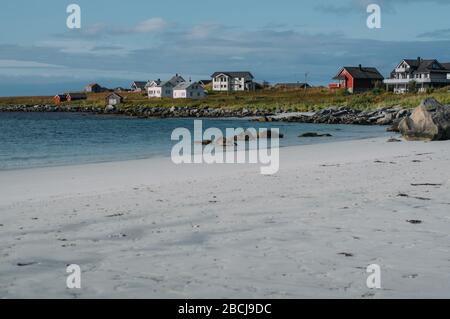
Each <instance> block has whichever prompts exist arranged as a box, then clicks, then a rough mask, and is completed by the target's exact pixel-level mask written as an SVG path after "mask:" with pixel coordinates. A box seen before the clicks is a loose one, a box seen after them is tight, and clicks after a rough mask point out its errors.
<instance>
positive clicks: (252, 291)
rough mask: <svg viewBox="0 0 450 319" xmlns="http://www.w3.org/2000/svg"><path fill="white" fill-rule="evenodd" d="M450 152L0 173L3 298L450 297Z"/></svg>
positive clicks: (428, 147)
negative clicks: (76, 269)
mask: <svg viewBox="0 0 450 319" xmlns="http://www.w3.org/2000/svg"><path fill="white" fill-rule="evenodd" d="M449 146H450V141H445V142H429V143H426V142H401V143H387V142H386V140H385V139H384V138H375V139H368V140H356V141H344V142H336V143H331V144H314V145H307V146H293V147H286V148H283V149H281V150H280V156H281V161H280V171H279V173H278V174H276V175H274V176H262V175H261V174H259V166H258V165H256V166H255V165H217V164H216V165H209V166H204V165H181V166H176V165H174V164H172V163H170V162H168V161H167V160H165V159H150V160H136V161H127V162H121V163H103V164H87V165H80V166H71V167H53V168H36V169H31V170H21V171H7V172H0V187H1V189H2V190H4V191H2V195H1V196H0V215H1V216H2V222H1V226H0V227H1V230H2V231H1V232H0V248H1V249H0V251H1V252H2V253H1V258H2V263H1V264H0V297H3V298H12V297H21V298H32V297H37V296H39V297H44V298H51V297H55V298H120V297H123V296H127V297H128V298H186V297H190V298H207V297H209V298H210V297H214V298H231V297H235V298H236V297H237V298H302V297H304V298H310V297H317V298H405V297H411V298H423V297H435V298H446V297H447V298H448V297H449V295H450V285H449V282H450V274H449V273H448V271H447V269H448V267H449V266H450V261H449V259H448V254H449V252H450V248H449V247H448V242H449V239H450V237H449V233H450V231H449V230H450V220H449V218H448V207H449V205H450V196H449V195H448V191H447V190H448V188H447V187H448V181H449V180H450V175H449V174H450V173H449V171H448V169H447V166H448V162H449V161H450V147H449ZM425 183H430V186H425ZM431 183H433V184H434V185H435V186H431ZM419 184H420V185H422V184H423V185H424V186H414V185H419ZM255 185H258V187H255ZM187 190H189V191H187ZM408 220H415V221H418V222H417V223H415V224H412V223H409V222H408ZM344 253H345V254H346V255H347V256H348V257H346V256H344V255H343V254H344ZM71 263H75V264H79V265H80V266H81V269H82V278H83V279H82V282H83V284H82V287H83V289H82V290H80V291H75V292H73V291H69V290H67V289H66V287H65V276H66V275H65V267H66V265H67V264H71ZM373 263H376V264H379V265H380V266H381V269H382V289H380V290H370V289H368V288H367V287H366V286H365V282H366V278H367V274H366V272H365V267H367V265H369V264H373ZM18 265H25V266H18ZM30 282H33V284H32V285H31V286H30ZM42 291H46V293H45V296H43V295H42Z"/></svg>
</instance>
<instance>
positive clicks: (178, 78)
mask: <svg viewBox="0 0 450 319" xmlns="http://www.w3.org/2000/svg"><path fill="white" fill-rule="evenodd" d="M167 82H170V83H172V84H173V85H177V84H178V83H180V82H186V81H185V79H183V77H182V76H181V75H178V74H177V75H174V76H173V77H172V78H171V79H170V80H169V81H167Z"/></svg>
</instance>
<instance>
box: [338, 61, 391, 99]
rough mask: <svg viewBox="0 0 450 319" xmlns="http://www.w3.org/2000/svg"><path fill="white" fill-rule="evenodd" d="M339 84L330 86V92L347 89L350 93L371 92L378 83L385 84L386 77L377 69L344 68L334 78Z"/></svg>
mask: <svg viewBox="0 0 450 319" xmlns="http://www.w3.org/2000/svg"><path fill="white" fill-rule="evenodd" d="M333 80H338V81H339V83H332V84H330V85H329V88H330V90H336V89H346V90H347V91H348V92H350V93H358V92H364V91H370V90H372V89H374V88H375V87H376V85H377V83H383V80H384V77H383V76H382V75H381V73H380V72H378V70H377V69H376V68H367V67H363V66H362V65H361V64H360V65H359V66H357V67H348V66H346V67H343V68H342V69H341V70H340V71H339V73H338V74H337V75H336V76H335V77H334V78H333Z"/></svg>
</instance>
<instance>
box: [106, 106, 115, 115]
mask: <svg viewBox="0 0 450 319" xmlns="http://www.w3.org/2000/svg"><path fill="white" fill-rule="evenodd" d="M115 111H116V107H115V106H114V105H107V106H106V107H105V110H104V112H105V113H112V112H115Z"/></svg>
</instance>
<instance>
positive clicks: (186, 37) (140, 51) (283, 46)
mask: <svg viewBox="0 0 450 319" xmlns="http://www.w3.org/2000/svg"><path fill="white" fill-rule="evenodd" d="M138 36H140V37H142V38H144V37H145V38H146V37H147V35H146V34H145V35H143V34H140V35H138ZM132 43H134V42H132ZM134 45H135V44H134ZM449 47H450V41H438V40H430V41H423V40H416V41H401V40H399V41H375V40H369V39H356V38H349V37H347V36H345V35H344V34H342V33H336V32H328V33H308V32H304V31H301V30H296V29H291V30H289V29H275V30H270V29H266V28H261V29H253V30H249V29H245V28H234V27H226V26H223V27H222V26H220V27H218V26H217V25H215V24H200V25H197V26H192V27H190V28H189V27H185V26H180V27H176V28H167V29H166V30H164V31H161V35H160V36H159V38H158V41H151V43H150V44H148V41H142V44H140V45H139V46H137V47H131V46H130V45H127V44H125V42H123V43H122V42H121V44H120V45H117V44H115V43H112V41H109V40H108V39H100V40H98V39H91V38H88V39H56V40H53V41H47V42H45V41H44V42H41V43H40V44H39V45H29V46H24V45H5V44H3V45H2V44H0V61H3V62H1V63H0V65H3V66H6V67H8V66H10V67H9V68H6V67H5V68H0V74H1V75H2V76H10V77H12V78H13V79H15V80H14V81H17V82H19V81H22V82H23V81H24V80H26V81H30V80H31V79H37V78H46V79H48V80H49V81H50V80H51V79H52V77H54V78H56V79H62V78H67V79H77V80H79V81H82V80H86V82H88V81H89V82H91V81H97V80H98V81H99V80H100V79H105V82H106V83H107V81H106V80H108V79H125V80H127V81H129V80H149V79H153V78H166V77H168V76H169V75H170V74H172V73H173V74H174V73H181V74H183V75H185V76H187V77H189V76H192V78H193V79H200V78H204V77H208V76H209V75H210V74H211V73H212V72H214V71H216V70H219V69H224V70H226V69H228V70H239V69H243V70H250V71H252V72H253V73H254V74H255V75H256V77H257V79H259V80H268V81H297V80H302V77H303V74H304V73H305V72H310V77H309V78H310V80H311V81H312V83H313V84H325V83H327V82H328V81H331V77H332V76H333V75H334V73H335V72H337V70H338V69H339V67H341V66H342V65H358V64H363V65H367V66H375V67H377V68H379V69H380V71H381V72H382V73H383V74H386V75H387V74H388V73H389V72H390V71H391V70H392V68H394V67H395V65H396V64H397V63H398V62H399V61H400V60H401V59H403V58H408V57H412V58H415V57H417V56H423V57H427V58H437V59H439V60H442V61H443V62H446V61H450V52H448V48H449ZM14 61H15V62H14ZM17 61H21V62H20V63H19V62H17ZM24 61H28V64H27V63H25V62H24ZM53 65H57V66H62V67H61V68H55V67H52V66H53ZM36 67H39V69H36Z"/></svg>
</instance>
